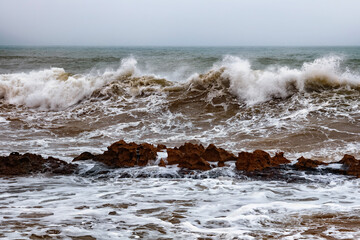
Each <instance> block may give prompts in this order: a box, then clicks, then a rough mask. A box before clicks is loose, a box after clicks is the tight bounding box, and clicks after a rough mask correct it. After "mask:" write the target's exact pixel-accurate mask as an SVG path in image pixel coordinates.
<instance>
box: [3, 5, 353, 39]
mask: <svg viewBox="0 0 360 240" xmlns="http://www.w3.org/2000/svg"><path fill="white" fill-rule="evenodd" d="M359 12H360V0H127V1H125V0H102V1H100V0H97V1H95V0H31V1H30V0H0V45H97V46H107V45H111V46H129V45H130V46H138V45H144V46H154V45H160V46H169V45H170V46H199V45H200V46H244V45H245V46H249V45H250V46H253V45H255V46H258V45H280V46H282V45H360V13H359Z"/></svg>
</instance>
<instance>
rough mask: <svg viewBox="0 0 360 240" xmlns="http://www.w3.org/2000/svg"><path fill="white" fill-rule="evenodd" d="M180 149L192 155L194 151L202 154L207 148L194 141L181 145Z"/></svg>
mask: <svg viewBox="0 0 360 240" xmlns="http://www.w3.org/2000/svg"><path fill="white" fill-rule="evenodd" d="M179 150H180V151H181V152H183V153H185V154H187V155H191V154H193V153H195V154H197V155H199V156H201V155H202V154H203V153H204V151H205V148H204V146H203V145H201V144H200V145H198V144H192V143H185V144H184V145H182V146H180V147H179Z"/></svg>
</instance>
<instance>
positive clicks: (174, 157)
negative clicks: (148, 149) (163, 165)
mask: <svg viewBox="0 0 360 240" xmlns="http://www.w3.org/2000/svg"><path fill="white" fill-rule="evenodd" d="M166 151H167V154H168V157H167V162H168V165H174V164H179V163H181V162H182V158H183V157H184V155H185V154H184V153H183V152H181V151H180V150H179V149H177V148H174V149H171V148H168V149H166Z"/></svg>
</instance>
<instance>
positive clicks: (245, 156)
mask: <svg viewBox="0 0 360 240" xmlns="http://www.w3.org/2000/svg"><path fill="white" fill-rule="evenodd" d="M286 163H290V161H289V160H287V159H286V158H285V157H284V153H277V154H276V155H275V156H274V157H271V156H270V154H268V153H267V152H265V151H262V150H255V151H254V152H253V153H249V152H240V153H239V154H238V158H237V161H236V169H237V170H242V171H246V172H253V171H262V170H264V169H265V168H270V167H276V166H278V165H280V164H286Z"/></svg>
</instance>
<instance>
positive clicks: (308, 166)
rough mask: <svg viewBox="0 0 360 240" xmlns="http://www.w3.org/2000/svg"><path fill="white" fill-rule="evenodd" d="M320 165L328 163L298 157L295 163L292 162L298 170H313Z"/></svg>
mask: <svg viewBox="0 0 360 240" xmlns="http://www.w3.org/2000/svg"><path fill="white" fill-rule="evenodd" d="M320 165H328V164H327V163H324V162H321V161H317V160H311V159H307V158H304V157H300V158H299V159H298V161H297V163H295V164H294V167H295V168H296V169H298V170H314V169H315V168H317V167H318V166H320Z"/></svg>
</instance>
